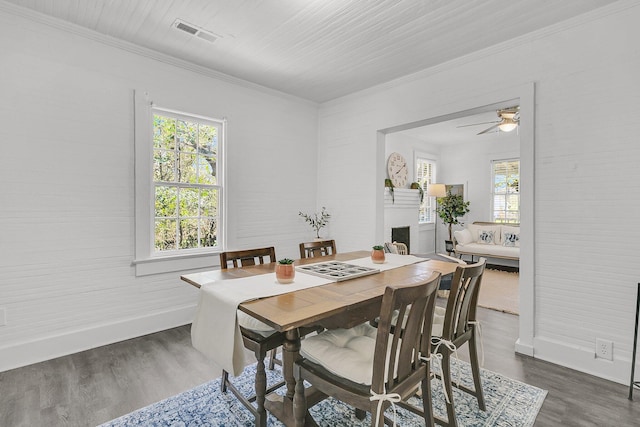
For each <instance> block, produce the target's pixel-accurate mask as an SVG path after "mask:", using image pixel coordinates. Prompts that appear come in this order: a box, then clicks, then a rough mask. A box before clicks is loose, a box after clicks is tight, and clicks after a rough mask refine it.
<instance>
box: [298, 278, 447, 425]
mask: <svg viewBox="0 0 640 427" xmlns="http://www.w3.org/2000/svg"><path fill="white" fill-rule="evenodd" d="M439 282H440V273H433V274H432V275H431V276H430V277H428V278H427V279H425V280H422V281H420V282H419V283H417V284H410V285H390V286H387V287H386V288H385V292H384V295H383V297H382V305H381V308H380V315H379V318H380V321H379V325H378V328H374V327H372V326H371V325H369V324H368V323H363V324H361V325H358V326H356V327H354V328H350V329H334V330H326V331H324V332H321V333H319V334H318V335H314V336H310V337H308V338H307V339H306V340H304V341H303V342H302V345H301V349H300V356H301V358H300V359H299V360H297V361H296V364H295V367H294V375H295V379H296V389H295V394H294V407H296V408H299V409H296V410H295V411H294V412H295V416H296V425H303V423H304V420H305V416H306V415H307V401H306V397H305V386H304V381H306V382H308V383H309V384H311V385H312V386H313V387H314V388H315V389H317V390H319V391H320V392H322V393H324V394H325V395H328V396H332V397H334V398H336V399H338V400H341V401H343V402H345V403H347V404H349V405H352V406H354V407H355V408H358V409H360V410H364V411H368V412H370V413H371V425H372V426H382V425H384V423H385V416H384V412H385V409H387V408H388V407H389V406H390V405H393V409H394V417H395V404H396V403H397V404H398V405H399V406H402V407H408V406H413V405H411V404H409V403H407V402H406V401H407V400H408V399H409V398H410V397H412V396H414V395H415V394H416V391H417V390H418V388H420V387H421V386H422V389H423V396H424V398H423V400H422V408H421V413H422V414H423V416H424V419H425V425H427V426H431V425H433V413H432V407H431V386H430V377H431V375H430V360H431V358H430V357H418V355H420V354H422V355H427V354H430V346H431V344H430V342H429V340H428V339H422V331H423V330H425V329H426V330H431V327H432V323H433V313H434V308H435V301H436V296H435V295H436V289H437V288H438V284H439ZM409 306H411V310H409ZM395 311H398V312H399V313H400V315H402V316H404V315H405V313H407V322H406V324H405V328H404V329H403V332H402V334H392V333H391V329H392V320H393V315H394V312H395ZM387 421H389V420H388V419H387Z"/></svg>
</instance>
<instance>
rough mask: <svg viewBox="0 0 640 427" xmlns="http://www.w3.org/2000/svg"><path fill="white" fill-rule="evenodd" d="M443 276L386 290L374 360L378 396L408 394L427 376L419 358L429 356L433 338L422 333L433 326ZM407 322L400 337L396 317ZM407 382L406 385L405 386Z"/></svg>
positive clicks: (435, 276) (374, 380)
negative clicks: (395, 326)
mask: <svg viewBox="0 0 640 427" xmlns="http://www.w3.org/2000/svg"><path fill="white" fill-rule="evenodd" d="M439 284H440V273H437V272H435V273H433V274H432V275H431V276H430V277H429V278H427V279H426V280H422V281H420V282H418V283H417V284H412V285H408V286H387V288H386V289H385V292H384V296H383V297H382V306H381V308H380V320H379V323H378V332H377V335H376V346H375V353H374V356H373V377H372V382H371V389H372V390H373V391H374V392H376V393H383V392H384V391H386V392H387V393H393V392H394V390H398V391H400V390H405V391H406V390H408V389H407V388H406V387H411V385H410V384H409V383H414V384H413V387H415V384H416V383H418V382H420V380H421V379H422V377H421V375H424V371H422V370H424V369H426V368H425V366H424V364H421V363H418V358H417V355H418V354H423V355H428V354H430V346H431V343H430V337H425V339H422V331H430V330H431V327H432V325H433V313H434V310H435V302H436V290H437V289H438V285H439ZM396 311H397V313H398V317H397V318H398V319H403V318H406V323H405V324H404V327H403V328H402V332H401V333H395V334H394V333H391V331H392V330H394V319H395V318H396V317H395V313H396ZM405 380H406V382H405Z"/></svg>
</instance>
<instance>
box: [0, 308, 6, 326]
mask: <svg viewBox="0 0 640 427" xmlns="http://www.w3.org/2000/svg"><path fill="white" fill-rule="evenodd" d="M6 324H7V310H5V309H4V308H0V326H4V325H6Z"/></svg>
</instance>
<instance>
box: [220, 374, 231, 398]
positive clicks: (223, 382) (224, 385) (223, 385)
mask: <svg viewBox="0 0 640 427" xmlns="http://www.w3.org/2000/svg"><path fill="white" fill-rule="evenodd" d="M228 381H229V373H228V372H227V371H225V370H224V369H223V370H222V377H221V378H220V391H221V392H223V393H226V392H227V382H228Z"/></svg>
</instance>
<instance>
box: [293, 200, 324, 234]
mask: <svg viewBox="0 0 640 427" xmlns="http://www.w3.org/2000/svg"><path fill="white" fill-rule="evenodd" d="M298 215H300V216H301V217H302V218H304V220H305V221H306V222H308V223H309V224H310V225H311V228H313V229H314V230H315V232H316V239H320V230H321V229H322V228H323V227H325V226H326V225H327V224H328V223H329V219H330V218H331V215H330V214H329V213H328V212H327V211H326V208H325V207H324V206H323V207H322V211H321V212H319V213H318V212H316V213H314V214H313V215H308V214H306V213H304V212H298Z"/></svg>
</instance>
